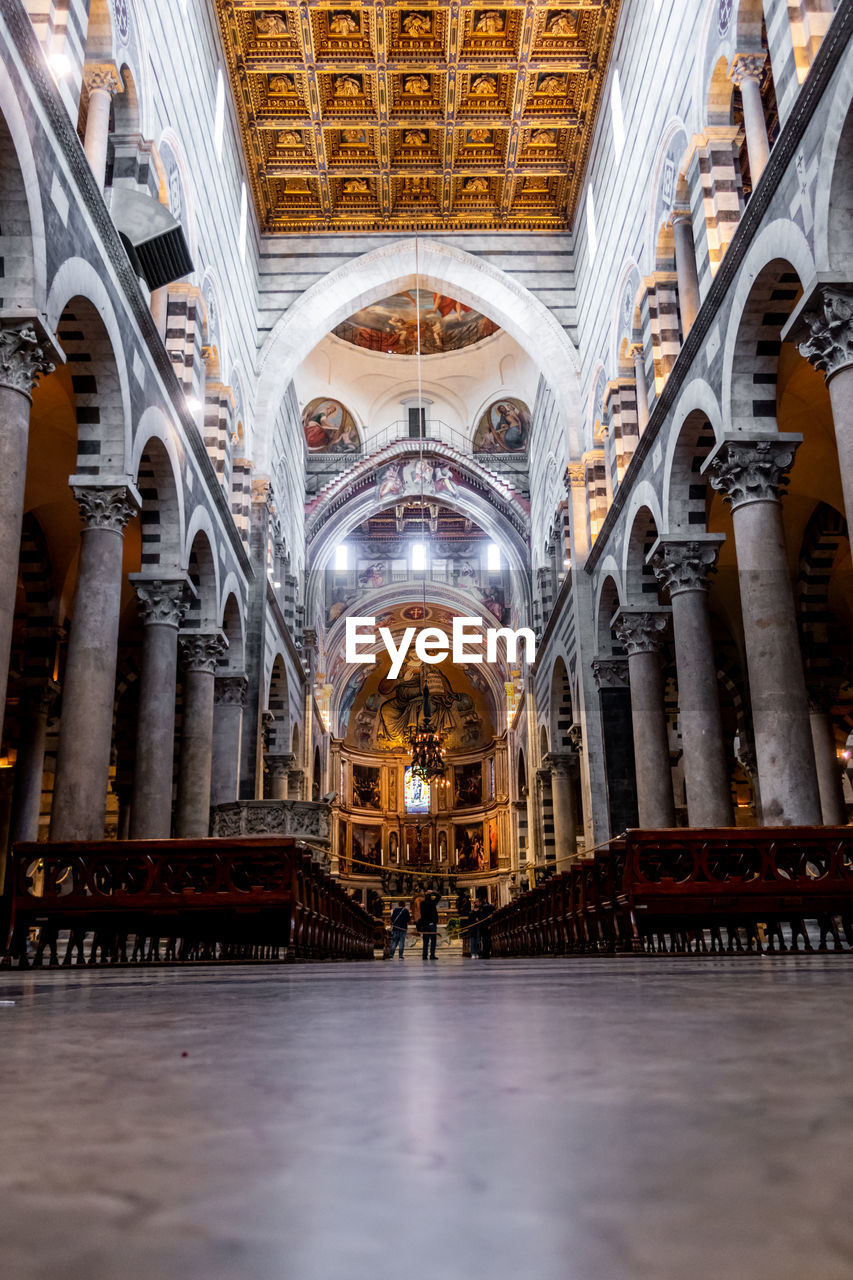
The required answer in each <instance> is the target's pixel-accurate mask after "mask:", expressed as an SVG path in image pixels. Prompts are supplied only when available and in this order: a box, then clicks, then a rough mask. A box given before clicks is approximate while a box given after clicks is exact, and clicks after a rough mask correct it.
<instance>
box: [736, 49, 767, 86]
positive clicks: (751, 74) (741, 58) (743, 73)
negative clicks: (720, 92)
mask: <svg viewBox="0 0 853 1280" xmlns="http://www.w3.org/2000/svg"><path fill="white" fill-rule="evenodd" d="M766 66H767V54H766V53H736V54H735V56H734V58H732V65H731V66H730V67H729V79H730V80H731V82H732V84H733V85H735V86H736V87H737V88H738V89H739V88H740V87H741V85H742V84H743V82H744V80H760V79H761V77H762V76H763V75H764V68H765V67H766Z"/></svg>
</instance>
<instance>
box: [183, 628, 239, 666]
mask: <svg viewBox="0 0 853 1280" xmlns="http://www.w3.org/2000/svg"><path fill="white" fill-rule="evenodd" d="M180 642H181V653H182V654H183V659H184V665H185V667H186V668H187V671H203V672H205V673H206V674H207V675H213V672H214V671H215V670H216V664H217V662H218V661H219V659H220V658H221V657H222V655H223V654H224V652H225V650H226V649H227V648H228V641H227V640H226V639H225V636H224V635H223V634H222V632H221V631H213V632H211V631H188V632H185V634H184V635H182V636H181V637H180Z"/></svg>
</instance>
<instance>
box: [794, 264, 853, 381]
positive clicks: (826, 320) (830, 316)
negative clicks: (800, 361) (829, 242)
mask: <svg viewBox="0 0 853 1280" xmlns="http://www.w3.org/2000/svg"><path fill="white" fill-rule="evenodd" d="M813 302H814V303H815V307H814V310H812V309H811V308H810V309H809V310H808V311H805V312H804V313H803V316H802V329H803V330H806V331H807V332H808V337H806V338H804V339H803V340H802V341H801V342H800V355H803V356H805V358H806V359H807V360H808V361H809V362H810V363H811V364H813V365H814V367H815V368H816V369H820V371H821V373H823V374H825V375H826V379H827V381H829V379H830V378H831V377H832V375H833V374H834V373H838V372H839V371H840V370H841V369H845V368H849V366H851V365H853V290H851V289H849V288H848V289H845V288H841V287H839V286H837V285H823V286H822V287H821V288H820V290H819V291H818V292H817V294H816V295H815V296H814V298H813Z"/></svg>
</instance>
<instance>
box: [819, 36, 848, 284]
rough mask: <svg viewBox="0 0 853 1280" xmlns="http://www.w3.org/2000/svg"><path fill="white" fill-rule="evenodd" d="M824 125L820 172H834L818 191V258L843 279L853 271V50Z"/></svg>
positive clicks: (825, 269) (823, 269) (823, 264)
mask: <svg viewBox="0 0 853 1280" xmlns="http://www.w3.org/2000/svg"><path fill="white" fill-rule="evenodd" d="M840 81H841V82H840V84H839V85H838V86H837V88H836V91H835V94H834V97H833V99H832V102H831V105H830V108H829V112H828V114H827V120H826V124H825V126H824V133H823V142H822V146H821V155H820V163H819V165H818V172H819V173H821V174H831V175H832V178H831V180H830V181H829V182H819V183H818V184H817V187H816V193H815V231H814V242H815V259H816V265H817V269H818V270H819V271H835V272H837V273H838V275H839V277H840V279H842V280H845V281H846V280H850V278H851V273H853V210H851V195H850V193H851V191H853V52H849V54H848V57H847V60H846V63H845V65H844V68H843V71H842V73H841V77H840Z"/></svg>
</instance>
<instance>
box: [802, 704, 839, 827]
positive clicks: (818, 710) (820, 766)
mask: <svg viewBox="0 0 853 1280" xmlns="http://www.w3.org/2000/svg"><path fill="white" fill-rule="evenodd" d="M809 721H810V724H811V731H812V744H813V746H814V758H815V769H816V770H817V785H818V791H819V793H820V811H821V816H822V818H823V822H824V825H825V826H827V827H843V826H844V825H845V824H846V822H847V805H846V804H845V803H844V786H843V784H842V781H841V761H840V760H839V759H838V755H837V752H836V749H835V732H834V730H833V727H832V717H831V715H830V712H829V707H828V706H827V704H826V702H825V701H824V700H823V699H821V698H819V697H818V698H814V697H813V698H810V699H809Z"/></svg>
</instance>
